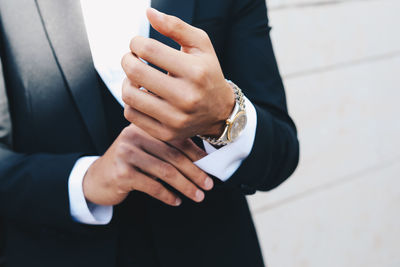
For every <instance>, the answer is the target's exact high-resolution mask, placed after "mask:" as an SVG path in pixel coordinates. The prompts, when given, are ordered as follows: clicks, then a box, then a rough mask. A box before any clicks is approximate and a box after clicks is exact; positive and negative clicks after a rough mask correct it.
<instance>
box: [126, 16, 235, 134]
mask: <svg viewBox="0 0 400 267" xmlns="http://www.w3.org/2000/svg"><path fill="white" fill-rule="evenodd" d="M147 17H148V19H149V21H150V23H151V25H152V26H153V28H154V29H156V30H157V31H158V32H160V33H161V34H163V35H165V36H167V37H170V38H172V39H173V40H175V41H176V42H177V43H179V44H180V45H181V50H180V51H179V50H176V49H173V48H171V47H168V46H166V45H164V44H162V43H160V42H158V41H156V40H154V39H151V38H144V37H135V38H133V39H132V41H131V44H130V49H131V53H128V54H126V55H125V56H124V57H123V59H122V67H123V69H124V71H125V73H126V75H127V79H126V80H125V82H124V85H123V100H124V102H125V103H126V104H127V105H126V108H125V117H126V118H127V119H128V120H129V121H130V122H132V123H134V124H136V125H137V126H139V127H140V128H142V129H144V130H145V131H146V132H148V133H149V134H150V135H152V136H154V137H156V138H157V139H160V140H164V141H171V140H182V139H186V138H188V137H192V136H195V135H197V134H200V135H208V136H219V135H221V134H222V131H223V129H224V125H225V120H226V119H227V118H228V117H229V115H230V113H231V112H232V109H233V107H234V104H235V99H234V93H233V90H232V88H231V87H230V85H229V84H228V83H227V82H226V80H225V78H224V75H223V72H222V70H221V67H220V64H219V61H218V58H217V56H216V54H215V51H214V48H213V45H212V43H211V41H210V39H209V37H208V35H207V34H206V33H205V32H204V31H203V30H201V29H198V28H195V27H193V26H191V25H189V24H187V23H185V22H183V21H182V20H180V19H179V18H177V17H174V16H169V15H166V14H164V13H160V12H158V11H156V10H155V9H148V10H147ZM140 59H144V60H146V61H147V62H150V63H152V64H154V65H156V66H159V67H160V68H162V69H164V70H166V71H168V74H164V73H163V72H161V71H159V70H157V69H155V68H153V67H151V66H149V65H147V64H145V63H144V62H142V61H141V60H140ZM141 87H144V88H146V89H147V90H148V91H151V92H152V93H148V92H147V91H146V90H139V88H141Z"/></svg>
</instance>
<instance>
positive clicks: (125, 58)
mask: <svg viewBox="0 0 400 267" xmlns="http://www.w3.org/2000/svg"><path fill="white" fill-rule="evenodd" d="M131 56H132V54H131V53H125V54H124V55H123V56H122V59H121V66H122V68H123V69H124V70H126V69H128V67H129V59H130V57H131Z"/></svg>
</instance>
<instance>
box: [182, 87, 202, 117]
mask: <svg viewBox="0 0 400 267" xmlns="http://www.w3.org/2000/svg"><path fill="white" fill-rule="evenodd" d="M201 98H202V97H201V95H200V94H199V93H196V92H192V93H189V94H186V100H185V105H184V109H185V110H186V111H188V112H192V111H193V110H194V109H196V108H197V107H198V105H199V104H200V101H201Z"/></svg>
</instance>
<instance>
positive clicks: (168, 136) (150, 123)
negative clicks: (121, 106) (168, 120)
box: [124, 106, 175, 141]
mask: <svg viewBox="0 0 400 267" xmlns="http://www.w3.org/2000/svg"><path fill="white" fill-rule="evenodd" d="M124 116H125V118H126V119H127V120H128V121H129V122H131V123H133V124H134V125H136V126H138V127H139V128H141V129H143V130H144V131H146V132H147V133H149V134H150V135H151V136H153V137H155V138H157V139H159V140H163V141H169V140H173V139H175V136H174V135H173V132H172V131H171V130H168V129H167V128H166V127H165V126H164V125H162V124H161V123H160V122H159V121H157V120H155V119H153V118H152V117H150V116H148V115H146V114H144V113H142V112H140V111H138V110H135V109H133V108H131V107H129V106H125V110H124Z"/></svg>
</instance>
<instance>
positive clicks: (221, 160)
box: [195, 97, 257, 182]
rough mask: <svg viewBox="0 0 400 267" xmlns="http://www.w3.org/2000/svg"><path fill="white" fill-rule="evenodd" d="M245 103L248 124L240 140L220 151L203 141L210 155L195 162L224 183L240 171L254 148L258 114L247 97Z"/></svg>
mask: <svg viewBox="0 0 400 267" xmlns="http://www.w3.org/2000/svg"><path fill="white" fill-rule="evenodd" d="M245 103H246V113H247V124H246V127H245V128H244V130H243V132H242V133H241V135H240V136H239V138H238V139H237V140H236V141H235V142H233V143H230V144H228V145H226V146H223V147H221V148H220V149H216V148H215V147H213V146H212V145H210V144H209V143H207V142H206V141H203V143H204V147H205V149H206V152H207V153H208V155H207V156H206V157H204V158H202V159H200V160H198V161H196V162H195V164H196V165H197V166H198V167H199V168H200V169H202V170H203V171H205V172H207V173H209V174H211V175H213V176H215V177H217V178H219V179H220V180H222V181H223V182H225V181H227V180H228V179H229V178H230V177H231V176H232V175H233V174H234V173H235V171H236V170H237V169H239V167H240V165H241V164H242V162H243V160H245V159H246V158H247V157H248V156H249V154H250V152H251V150H252V148H253V144H254V139H255V136H256V129H257V112H256V109H255V108H254V106H253V104H252V103H251V102H250V100H248V99H247V98H246V97H245Z"/></svg>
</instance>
